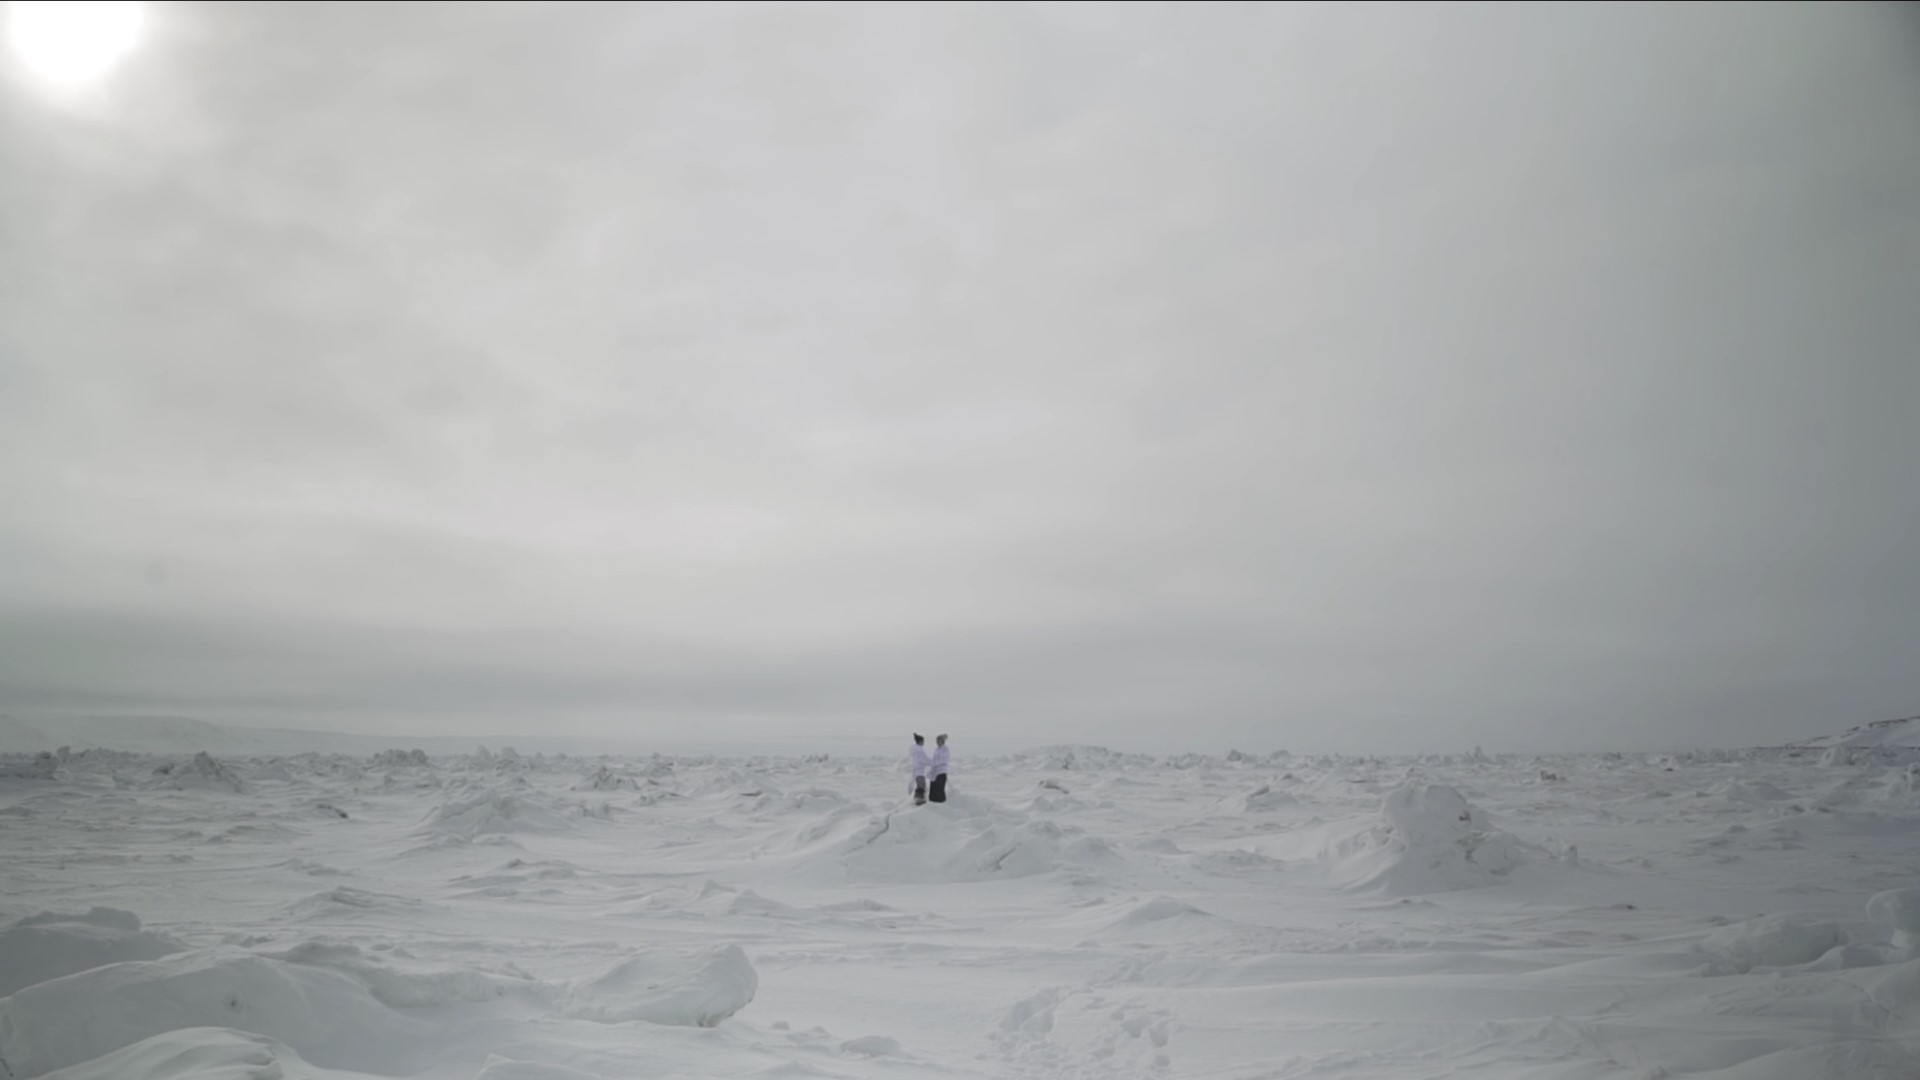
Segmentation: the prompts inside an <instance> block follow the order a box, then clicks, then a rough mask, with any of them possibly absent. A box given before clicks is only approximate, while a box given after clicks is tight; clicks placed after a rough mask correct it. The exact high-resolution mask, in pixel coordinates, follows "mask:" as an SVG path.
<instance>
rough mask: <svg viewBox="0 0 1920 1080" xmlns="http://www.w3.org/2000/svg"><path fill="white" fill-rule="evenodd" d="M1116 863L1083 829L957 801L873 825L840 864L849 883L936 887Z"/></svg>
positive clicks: (982, 802) (970, 799)
mask: <svg viewBox="0 0 1920 1080" xmlns="http://www.w3.org/2000/svg"><path fill="white" fill-rule="evenodd" d="M1119 859H1120V856H1119V855H1118V854H1117V853H1116V852H1115V851H1114V850H1113V848H1112V847H1111V846H1110V845H1109V844H1108V843H1107V842H1106V841H1104V840H1102V839H1100V838H1099V837H1097V836H1093V835H1091V834H1089V833H1087V832H1086V831H1085V830H1082V829H1079V828H1076V827H1074V826H1071V825H1060V824H1057V823H1056V822H1054V821H1052V820H1049V819H1045V818H1034V817H1030V816H1028V815H1026V814H1022V813H1019V812H1017V811H1014V810H1010V809H1008V808H1006V807H1004V806H1001V805H1000V804H998V803H995V802H992V801H991V800H987V799H983V798H979V797H977V796H956V797H955V798H954V799H953V800H952V801H950V802H947V803H944V804H942V803H929V804H927V805H926V806H919V807H913V808H911V809H903V810H896V811H891V812H889V813H887V814H885V815H883V816H880V817H876V818H874V819H872V820H871V821H869V822H868V824H867V826H866V827H865V828H863V829H861V830H860V831H859V832H858V833H856V834H854V836H853V837H852V838H850V839H849V840H848V842H847V844H846V848H845V852H844V854H842V855H841V856H840V857H839V863H840V865H842V866H844V867H845V870H846V879H847V880H849V881H872V882H893V883H906V882H921V883H939V882H966V881H984V880H989V879H993V878H1019V877H1030V876H1033V875H1036V874H1045V873H1049V872H1051V871H1055V870H1062V869H1067V868H1070V867H1083V868H1084V867H1094V866H1100V865H1104V864H1110V863H1114V862H1117V861H1118V860H1119Z"/></svg>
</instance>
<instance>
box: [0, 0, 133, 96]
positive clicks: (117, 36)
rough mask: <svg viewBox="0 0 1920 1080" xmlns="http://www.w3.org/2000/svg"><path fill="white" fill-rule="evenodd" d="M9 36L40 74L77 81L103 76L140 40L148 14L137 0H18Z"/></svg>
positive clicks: (65, 81)
mask: <svg viewBox="0 0 1920 1080" xmlns="http://www.w3.org/2000/svg"><path fill="white" fill-rule="evenodd" d="M8 8H9V10H8V12H7V16H8V18H7V40H8V42H9V43H10V44H11V45H12V46H13V51H14V52H16V53H18V54H19V56H20V59H21V60H22V61H24V62H25V63H26V65H27V66H28V67H30V68H32V69H33V70H34V72H35V73H37V74H38V75H40V76H41V77H42V78H45V79H47V80H49V81H52V82H57V83H62V84H66V85H77V84H80V83H84V82H88V81H90V80H93V79H96V78H99V77H100V76H102V75H104V74H106V72H107V69H109V68H111V67H113V65H114V64H116V63H118V62H119V61H120V58H121V57H124V56H125V55H127V53H128V52H130V51H132V49H133V47H134V45H135V44H137V43H138V42H139V40H140V27H141V23H142V22H143V21H144V13H143V12H142V10H141V6H140V4H138V3H136V2H133V0H15V2H14V3H13V4H10V5H8Z"/></svg>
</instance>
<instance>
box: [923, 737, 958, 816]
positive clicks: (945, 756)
mask: <svg viewBox="0 0 1920 1080" xmlns="http://www.w3.org/2000/svg"><path fill="white" fill-rule="evenodd" d="M933 742H934V746H933V757H932V759H931V760H930V761H928V763H927V772H928V773H929V774H931V775H932V776H933V783H932V784H931V785H930V786H929V788H928V791H927V797H928V798H929V799H931V800H933V801H934V802H946V801H947V766H948V765H949V764H950V763H951V762H952V761H953V751H951V750H948V749H947V737H946V736H945V735H935V736H934V737H933Z"/></svg>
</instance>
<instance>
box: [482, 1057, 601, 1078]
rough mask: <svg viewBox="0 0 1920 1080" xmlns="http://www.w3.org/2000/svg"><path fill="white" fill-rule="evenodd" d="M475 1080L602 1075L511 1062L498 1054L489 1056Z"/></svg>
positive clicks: (566, 1068)
mask: <svg viewBox="0 0 1920 1080" xmlns="http://www.w3.org/2000/svg"><path fill="white" fill-rule="evenodd" d="M473 1080H600V1074H599V1073H590V1072H581V1071H580V1070H579V1069H570V1068H568V1067H567V1066H565V1065H539V1064H535V1063H534V1062H531V1061H509V1060H507V1059H506V1058H503V1057H501V1056H499V1055H498V1054H488V1055H487V1063H486V1064H485V1065H484V1066H482V1067H481V1069H480V1075H478V1076H476V1077H474V1078H473Z"/></svg>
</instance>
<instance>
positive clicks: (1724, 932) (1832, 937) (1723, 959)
mask: <svg viewBox="0 0 1920 1080" xmlns="http://www.w3.org/2000/svg"><path fill="white" fill-rule="evenodd" d="M1846 943H1847V935H1846V932H1845V931H1843V930H1841V929H1840V927H1839V926H1837V925H1835V924H1833V923H1830V922H1813V921H1809V920H1803V919H1801V918H1799V917H1797V916H1793V915H1762V916H1760V917H1759V918H1757V919H1747V920H1745V921H1743V922H1737V923H1732V924H1730V925H1727V926H1723V927H1721V928H1720V929H1718V930H1715V931H1714V932H1713V933H1711V934H1708V935H1707V936H1706V938H1705V939H1704V940H1703V941H1701V942H1700V944H1699V946H1698V949H1699V951H1700V952H1703V953H1705V954H1706V955H1707V956H1708V957H1710V958H1711V959H1712V960H1713V971H1714V973H1715V974H1734V975H1743V974H1745V973H1747V972H1749V971H1752V970H1753V969H1755V968H1786V967H1797V966H1799V965H1801V964H1810V963H1812V962H1813V961H1815V960H1818V959H1820V957H1822V956H1824V955H1825V954H1826V953H1827V950H1829V949H1833V948H1837V947H1839V946H1841V945H1845V944H1846Z"/></svg>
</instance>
